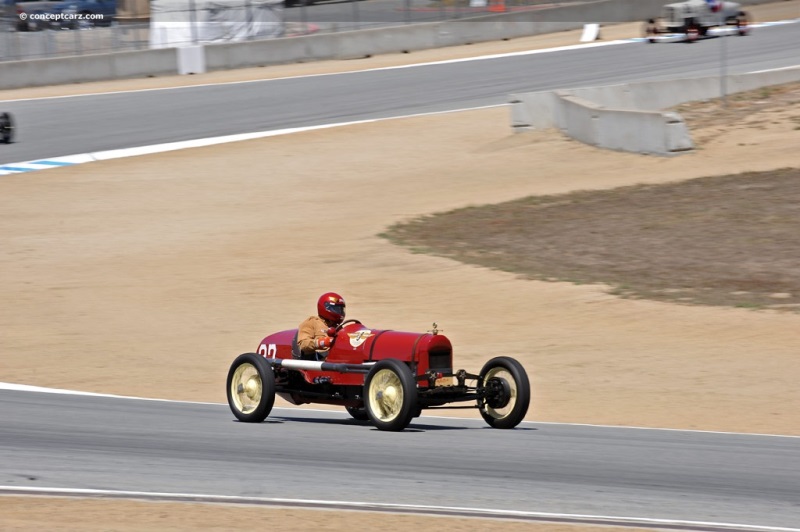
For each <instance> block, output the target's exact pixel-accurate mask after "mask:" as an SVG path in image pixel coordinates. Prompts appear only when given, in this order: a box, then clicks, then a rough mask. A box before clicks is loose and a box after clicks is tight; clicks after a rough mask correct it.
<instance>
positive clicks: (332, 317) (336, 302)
mask: <svg viewBox="0 0 800 532" xmlns="http://www.w3.org/2000/svg"><path fill="white" fill-rule="evenodd" d="M344 307H345V304H344V298H343V297H342V296H340V295H339V294H337V293H336V292H325V293H324V294H322V295H321V296H319V299H318V300H317V314H319V317H320V318H322V319H324V320H326V321H329V322H331V323H335V324H336V325H339V324H340V323H342V322H343V321H344Z"/></svg>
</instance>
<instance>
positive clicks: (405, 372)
mask: <svg viewBox="0 0 800 532" xmlns="http://www.w3.org/2000/svg"><path fill="white" fill-rule="evenodd" d="M364 405H365V406H366V411H367V415H368V416H369V418H370V420H371V421H372V423H373V424H374V425H375V426H376V427H377V428H379V429H380V430H391V431H400V430H403V429H404V428H406V427H407V426H408V424H409V423H410V422H411V419H412V418H413V417H414V414H415V413H416V411H417V409H418V408H419V405H418V404H417V383H416V382H415V381H414V376H413V375H412V373H411V370H410V369H409V368H408V366H407V365H405V364H404V363H402V362H400V361H399V360H396V359H386V360H381V361H379V362H378V363H377V364H375V365H374V366H372V369H371V370H370V372H369V373H368V374H367V378H366V380H365V381H364Z"/></svg>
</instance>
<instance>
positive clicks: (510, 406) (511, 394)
mask: <svg viewBox="0 0 800 532" xmlns="http://www.w3.org/2000/svg"><path fill="white" fill-rule="evenodd" d="M479 389H480V392H481V398H480V399H478V409H479V410H480V413H481V417H483V419H484V421H486V423H488V424H489V426H490V427H494V428H496V429H513V428H514V427H516V426H517V425H519V424H520V422H522V420H523V419H524V418H525V414H526V413H527V412H528V405H529V404H530V402H531V385H530V381H528V374H527V373H525V368H523V367H522V364H520V363H519V362H517V361H516V360H514V359H513V358H511V357H495V358H493V359H491V360H490V361H489V362H487V363H486V364H484V366H483V369H481V374H480V384H479Z"/></svg>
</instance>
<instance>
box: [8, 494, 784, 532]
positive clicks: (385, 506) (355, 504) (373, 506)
mask: <svg viewBox="0 0 800 532" xmlns="http://www.w3.org/2000/svg"><path fill="white" fill-rule="evenodd" d="M23 491H24V492H28V493H30V494H31V495H35V494H48V495H54V496H57V495H58V494H62V495H72V496H75V495H87V496H91V495H97V496H102V495H114V496H117V497H120V498H122V497H129V498H150V499H152V498H159V499H162V500H163V499H166V500H169V499H175V500H176V501H177V502H188V501H186V499H192V498H196V499H203V502H218V503H237V502H238V503H240V504H241V503H265V504H271V505H275V506H280V505H281V504H285V505H290V506H298V505H314V506H317V507H319V508H320V509H325V508H332V509H342V507H344V508H352V509H353V510H380V511H388V512H391V511H400V510H404V511H411V512H414V511H418V512H420V513H424V512H426V511H428V512H432V511H434V512H437V511H438V512H442V513H452V514H454V515H457V514H458V513H465V512H466V513H471V514H479V515H480V516H482V517H488V518H491V517H510V518H514V517H519V518H537V517H539V518H563V519H587V520H588V519H591V520H595V521H598V524H600V522H602V521H609V522H611V521H624V522H628V523H630V524H641V525H645V526H646V525H650V526H658V525H673V526H674V525H681V526H687V527H690V526H691V527H701V526H704V527H708V526H713V527H722V528H735V529H738V530H743V529H747V530H753V531H754V532H755V531H770V532H800V529H799V528H787V527H774V526H762V525H746V524H740V523H721V522H712V521H689V520H679V519H657V518H647V517H630V516H612V515H592V514H568V513H551V512H531V511H524V510H500V509H491V508H473V507H461V506H435V505H422V504H400V503H379V502H378V503H376V502H364V501H332V500H322V499H288V498H280V497H240V496H235V495H210V494H198V493H166V492H146V491H124V490H100V489H86V488H46V487H40V486H37V487H19V486H4V485H0V494H2V492H17V493H18V492H23ZM334 507H335V508H334Z"/></svg>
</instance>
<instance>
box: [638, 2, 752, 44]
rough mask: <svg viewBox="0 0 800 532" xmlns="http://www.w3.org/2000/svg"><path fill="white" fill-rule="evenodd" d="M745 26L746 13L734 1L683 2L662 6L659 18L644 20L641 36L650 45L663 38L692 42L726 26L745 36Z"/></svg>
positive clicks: (746, 28) (746, 25) (746, 20)
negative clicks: (671, 36)
mask: <svg viewBox="0 0 800 532" xmlns="http://www.w3.org/2000/svg"><path fill="white" fill-rule="evenodd" d="M748 24H749V17H748V15H747V13H746V12H744V11H742V6H741V5H740V4H738V3H736V2H723V1H718V0H685V1H684V2H677V3H674V4H667V5H665V6H664V8H663V10H662V12H661V17H660V18H657V19H652V18H651V19H649V20H647V21H646V22H645V26H644V36H645V38H647V39H648V40H649V41H650V42H658V41H659V40H661V39H660V37H663V36H665V35H673V36H682V39H683V40H689V41H692V40H696V39H697V38H699V37H704V36H706V35H707V34H708V32H709V30H711V29H712V28H717V27H728V28H730V29H731V30H733V31H735V32H736V33H738V34H739V35H746V34H747V31H748ZM672 40H675V39H672Z"/></svg>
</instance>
